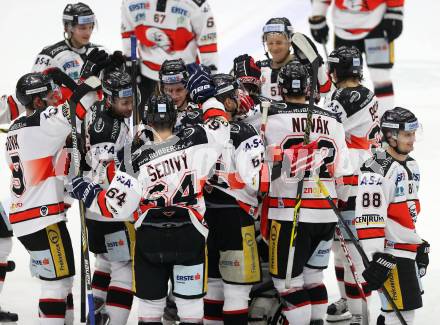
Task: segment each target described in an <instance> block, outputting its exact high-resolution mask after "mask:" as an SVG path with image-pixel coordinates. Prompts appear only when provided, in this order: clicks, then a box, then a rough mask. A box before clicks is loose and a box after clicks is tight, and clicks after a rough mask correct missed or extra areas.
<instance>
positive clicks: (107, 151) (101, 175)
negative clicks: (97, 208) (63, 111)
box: [84, 109, 131, 221]
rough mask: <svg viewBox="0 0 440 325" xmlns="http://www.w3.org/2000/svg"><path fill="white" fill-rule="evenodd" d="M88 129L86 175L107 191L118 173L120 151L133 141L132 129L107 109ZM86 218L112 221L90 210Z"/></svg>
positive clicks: (99, 113) (98, 115) (99, 114)
mask: <svg viewBox="0 0 440 325" xmlns="http://www.w3.org/2000/svg"><path fill="white" fill-rule="evenodd" d="M87 129H88V130H87V142H88V143H87V148H88V152H87V154H86V162H87V164H88V165H89V166H90V171H88V172H87V173H84V175H85V176H86V177H88V178H90V179H91V180H92V181H93V182H95V183H96V184H99V185H100V186H101V187H102V188H103V189H105V190H106V189H108V187H109V185H110V183H111V181H112V180H113V177H114V176H115V173H116V169H117V168H116V167H117V166H116V164H115V160H116V159H117V153H118V151H120V150H121V149H122V148H123V147H124V145H126V144H128V143H130V141H131V140H130V138H129V135H130V127H129V126H128V125H127V124H126V123H125V121H124V119H118V118H116V117H114V116H112V114H111V113H110V112H109V111H108V110H107V109H105V110H104V111H100V112H97V115H96V116H95V118H94V119H93V121H92V123H91V124H90V125H89V126H88V128H87ZM86 217H87V218H88V219H93V220H98V221H111V220H110V219H109V218H107V217H102V216H100V215H98V214H97V213H96V212H93V211H91V210H89V209H88V210H87V211H86Z"/></svg>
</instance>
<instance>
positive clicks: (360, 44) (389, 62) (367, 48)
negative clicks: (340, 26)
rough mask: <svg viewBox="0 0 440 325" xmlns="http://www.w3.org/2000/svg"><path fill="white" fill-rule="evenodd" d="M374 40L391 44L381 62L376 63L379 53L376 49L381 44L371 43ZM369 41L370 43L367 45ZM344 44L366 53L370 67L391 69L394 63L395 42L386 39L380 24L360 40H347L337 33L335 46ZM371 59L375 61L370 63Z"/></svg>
mask: <svg viewBox="0 0 440 325" xmlns="http://www.w3.org/2000/svg"><path fill="white" fill-rule="evenodd" d="M374 40H377V41H378V42H384V43H387V44H389V51H388V55H386V56H385V57H383V60H382V62H380V63H377V62H376V63H374V57H375V56H376V55H377V54H378V53H379V52H377V51H376V52H375V50H376V49H377V48H380V46H375V45H374V44H371V42H374ZM369 42H370V45H366V44H367V43H369ZM342 45H345V46H354V47H357V48H358V49H359V51H361V52H362V53H365V57H366V63H367V66H368V67H371V68H379V69H380V68H382V69H390V68H392V67H393V65H394V42H388V41H387V40H386V39H385V37H384V35H383V29H382V28H381V27H380V26H378V27H376V28H375V29H373V30H372V31H371V32H370V33H369V34H368V35H367V36H366V37H365V38H362V39H358V40H346V39H343V38H340V37H338V36H337V35H335V48H338V47H340V46H342ZM378 45H379V44H378ZM385 45H386V44H385ZM370 61H373V63H370Z"/></svg>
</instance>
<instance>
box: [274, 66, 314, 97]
mask: <svg viewBox="0 0 440 325" xmlns="http://www.w3.org/2000/svg"><path fill="white" fill-rule="evenodd" d="M309 82H310V81H309V73H308V72H307V68H306V67H305V66H304V65H303V64H301V63H300V62H298V61H290V62H289V63H287V64H286V65H285V66H284V67H282V68H281V69H280V72H279V73H278V80H277V83H278V87H279V88H280V92H281V94H282V95H285V96H305V95H307V92H308V89H309Z"/></svg>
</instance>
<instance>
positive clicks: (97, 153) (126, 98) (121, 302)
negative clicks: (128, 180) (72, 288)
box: [86, 70, 134, 325]
mask: <svg viewBox="0 0 440 325" xmlns="http://www.w3.org/2000/svg"><path fill="white" fill-rule="evenodd" d="M102 90H103V92H104V101H103V103H102V104H103V108H102V109H101V110H97V112H96V116H95V117H94V119H93V122H92V123H91V124H90V125H89V127H88V132H87V134H88V137H87V140H88V141H87V142H88V144H87V147H88V152H87V156H86V160H87V162H88V163H90V167H91V170H90V172H89V173H87V174H86V176H87V177H89V178H90V179H92V180H93V181H94V182H95V183H97V184H100V186H102V187H103V188H104V189H107V188H108V185H109V184H110V183H111V181H112V179H113V176H114V174H115V158H116V153H117V152H118V151H119V150H121V149H122V148H123V146H124V145H125V144H126V143H128V137H129V126H128V125H127V124H126V123H125V119H126V118H129V117H130V116H131V113H132V110H133V105H132V104H133V97H132V85H131V78H130V76H129V75H128V74H127V73H126V72H121V71H118V70H116V71H112V72H110V73H107V74H105V75H104V78H103V82H102ZM86 217H87V230H88V235H89V236H88V239H89V247H90V251H91V252H93V253H95V257H96V259H95V271H94V274H93V279H92V288H93V297H94V298H95V313H96V316H95V321H96V322H97V323H98V324H99V322H100V321H101V319H102V323H103V324H107V323H106V321H105V319H106V318H107V317H108V318H109V319H110V321H109V324H121V325H122V324H126V322H127V319H128V316H129V313H130V309H131V305H132V302H133V293H132V291H131V290H132V274H131V251H132V246H131V245H132V244H134V238H133V237H134V236H133V235H134V229H133V226H132V225H131V224H130V223H124V222H103V221H108V218H106V217H103V216H101V215H99V214H96V213H94V212H92V211H90V210H87V212H86Z"/></svg>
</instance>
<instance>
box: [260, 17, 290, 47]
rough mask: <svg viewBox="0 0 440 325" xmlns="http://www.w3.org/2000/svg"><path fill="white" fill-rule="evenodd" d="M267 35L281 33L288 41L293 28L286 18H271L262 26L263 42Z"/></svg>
mask: <svg viewBox="0 0 440 325" xmlns="http://www.w3.org/2000/svg"><path fill="white" fill-rule="evenodd" d="M269 33H282V34H285V35H286V37H287V39H289V40H290V38H291V37H292V35H293V27H292V24H291V23H290V21H289V19H287V18H286V17H277V18H271V19H269V20H268V21H267V22H266V24H265V25H264V26H263V42H264V41H265V40H266V36H267V34H269Z"/></svg>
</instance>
